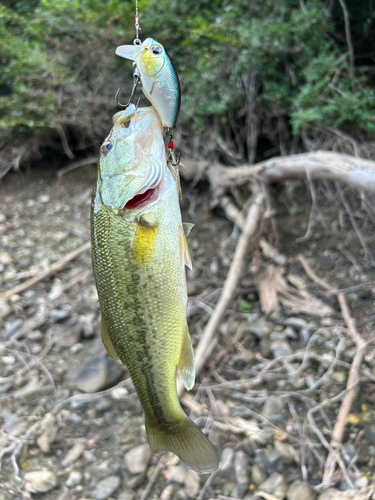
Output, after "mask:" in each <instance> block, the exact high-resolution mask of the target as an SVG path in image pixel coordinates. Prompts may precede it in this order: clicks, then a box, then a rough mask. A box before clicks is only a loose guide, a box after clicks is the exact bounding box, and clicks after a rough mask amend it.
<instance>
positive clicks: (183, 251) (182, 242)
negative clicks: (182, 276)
mask: <svg viewBox="0 0 375 500" xmlns="http://www.w3.org/2000/svg"><path fill="white" fill-rule="evenodd" d="M178 244H179V248H180V259H181V262H182V264H185V266H187V267H188V268H189V269H192V263H191V257H190V253H189V247H188V244H187V241H186V236H185V233H184V230H183V229H182V227H181V226H180V227H179V233H178Z"/></svg>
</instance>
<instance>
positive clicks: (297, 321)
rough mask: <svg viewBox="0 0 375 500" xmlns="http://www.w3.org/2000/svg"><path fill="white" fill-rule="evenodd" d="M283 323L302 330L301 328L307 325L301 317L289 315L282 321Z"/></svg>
mask: <svg viewBox="0 0 375 500" xmlns="http://www.w3.org/2000/svg"><path fill="white" fill-rule="evenodd" d="M284 325H286V326H291V327H293V328H295V329H296V330H302V328H306V327H307V326H308V323H307V321H305V320H304V319H302V318H294V317H291V318H288V319H286V320H285V321H284Z"/></svg>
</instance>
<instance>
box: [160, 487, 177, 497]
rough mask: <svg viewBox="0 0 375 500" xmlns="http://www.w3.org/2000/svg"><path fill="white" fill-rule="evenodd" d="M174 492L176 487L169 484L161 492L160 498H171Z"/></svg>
mask: <svg viewBox="0 0 375 500" xmlns="http://www.w3.org/2000/svg"><path fill="white" fill-rule="evenodd" d="M173 493H174V487H173V486H172V485H171V484H169V485H168V486H167V487H166V488H164V490H163V491H162V492H161V494H160V497H159V500H170V499H171V498H172V495H173Z"/></svg>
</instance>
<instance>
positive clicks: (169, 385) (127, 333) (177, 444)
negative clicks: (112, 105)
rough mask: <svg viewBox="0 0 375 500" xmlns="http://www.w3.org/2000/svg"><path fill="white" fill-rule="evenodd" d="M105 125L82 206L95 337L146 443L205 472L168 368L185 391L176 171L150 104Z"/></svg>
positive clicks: (202, 442)
mask: <svg viewBox="0 0 375 500" xmlns="http://www.w3.org/2000/svg"><path fill="white" fill-rule="evenodd" d="M113 123H114V125H113V128H112V130H111V132H110V134H109V136H108V137H107V139H106V140H105V142H104V143H103V145H102V147H101V154H100V159H99V164H98V174H97V181H96V186H95V189H94V194H93V201H92V209H91V233H92V252H93V268H94V274H95V280H96V286H97V289H98V295H99V300H100V307H101V311H102V338H103V342H104V345H105V346H106V348H107V351H108V353H109V354H110V355H111V356H112V357H114V358H115V359H118V358H119V359H120V360H121V361H122V362H123V363H124V364H126V366H127V367H128V370H129V373H130V376H131V378H132V381H133V384H134V387H135V390H136V391H137V394H138V396H139V399H140V402H141V405H142V408H143V411H144V413H145V423H146V431H147V436H148V440H149V443H150V447H151V448H152V449H153V450H154V451H172V452H174V453H175V454H176V455H178V456H179V457H180V458H181V460H182V461H183V462H184V463H185V464H186V465H187V466H188V467H191V468H193V469H195V470H198V471H200V472H210V471H212V470H215V469H216V468H217V457H216V454H215V451H214V449H213V447H212V445H211V443H210V442H209V441H208V439H207V438H206V437H205V436H204V435H203V434H202V432H201V431H200V429H199V428H198V427H197V426H196V425H195V424H194V423H193V422H192V421H191V420H190V419H189V418H188V417H187V416H186V415H185V413H184V412H183V410H182V408H181V406H180V403H179V401H178V397H177V391H176V368H177V370H178V372H179V375H180V377H181V379H182V381H183V383H184V385H185V387H186V388H187V389H191V388H192V387H193V385H194V378H195V372H194V356H193V349H192V345H191V339H190V335H189V331H188V326H187V323H186V307H187V291H186V277H185V265H187V266H191V261H190V257H189V252H188V247H187V243H186V237H185V234H186V233H187V232H188V230H189V227H188V226H189V225H185V227H184V226H183V224H182V221H181V213H180V208H179V202H178V187H177V179H176V173H175V172H174V171H171V170H169V168H168V166H167V162H166V155H165V147H164V142H163V135H162V124H161V121H160V119H159V116H158V114H157V113H156V111H155V110H154V108H152V107H150V108H143V109H138V110H136V109H135V106H134V105H133V104H131V105H130V106H129V107H128V108H127V109H126V110H125V111H120V112H119V113H117V114H116V115H115V116H114V118H113Z"/></svg>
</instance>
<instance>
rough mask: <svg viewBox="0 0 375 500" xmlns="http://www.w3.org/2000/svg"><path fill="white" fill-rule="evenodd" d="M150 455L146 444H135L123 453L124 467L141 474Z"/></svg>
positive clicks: (133, 472)
mask: <svg viewBox="0 0 375 500" xmlns="http://www.w3.org/2000/svg"><path fill="white" fill-rule="evenodd" d="M151 455H152V452H151V449H150V447H149V445H148V444H142V445H141V446H137V447H136V448H133V449H131V450H130V451H128V452H127V453H126V454H125V457H124V460H125V467H126V468H127V469H128V471H129V472H130V473H131V474H142V473H144V472H146V469H147V466H148V463H149V461H150V458H151Z"/></svg>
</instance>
